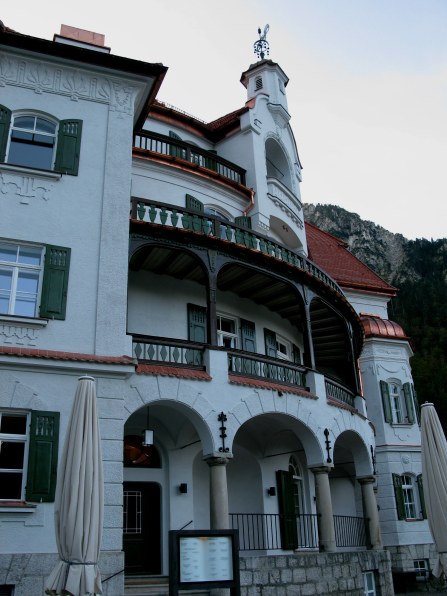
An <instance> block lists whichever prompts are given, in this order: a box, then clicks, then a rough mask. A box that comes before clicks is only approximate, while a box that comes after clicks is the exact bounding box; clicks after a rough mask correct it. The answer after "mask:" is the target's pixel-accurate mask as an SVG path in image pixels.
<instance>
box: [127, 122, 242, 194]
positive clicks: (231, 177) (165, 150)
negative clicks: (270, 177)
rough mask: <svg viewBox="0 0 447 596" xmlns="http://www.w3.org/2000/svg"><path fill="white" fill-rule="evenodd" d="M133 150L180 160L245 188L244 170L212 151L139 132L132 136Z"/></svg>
mask: <svg viewBox="0 0 447 596" xmlns="http://www.w3.org/2000/svg"><path fill="white" fill-rule="evenodd" d="M133 145H134V150H136V151H137V152H138V153H147V154H152V155H159V156H166V157H169V158H171V159H173V160H174V159H175V160H182V161H184V162H187V163H188V164H190V165H191V166H192V167H193V168H194V169H196V168H198V167H201V168H206V169H207V170H210V171H211V172H213V173H214V174H215V175H217V176H218V177H221V178H223V179H226V180H228V181H230V182H233V183H236V184H240V185H242V186H245V170H244V168H241V167H240V166H238V165H236V164H234V163H232V162H231V161H227V160H226V159H223V158H222V157H220V156H218V155H216V154H215V153H213V152H212V151H206V150H205V149H201V148H200V147H197V146H196V145H192V144H191V143H185V142H184V141H180V140H178V139H174V138H172V137H168V136H165V135H162V134H159V133H156V132H149V131H146V130H142V131H140V132H139V133H138V134H136V135H135V136H134V142H133Z"/></svg>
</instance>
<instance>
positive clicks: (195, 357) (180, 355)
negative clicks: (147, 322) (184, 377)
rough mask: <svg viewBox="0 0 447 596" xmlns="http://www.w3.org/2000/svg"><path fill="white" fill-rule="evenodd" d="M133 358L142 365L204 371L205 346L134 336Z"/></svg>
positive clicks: (175, 340) (181, 341) (177, 340)
mask: <svg viewBox="0 0 447 596" xmlns="http://www.w3.org/2000/svg"><path fill="white" fill-rule="evenodd" d="M132 343H133V356H134V357H135V358H136V359H137V360H138V362H141V363H149V364H164V365H172V366H182V367H187V368H199V369H200V370H204V368H205V367H204V362H203V353H204V351H205V346H203V345H202V344H196V343H192V342H189V341H184V340H181V339H167V338H161V337H149V336H147V335H134V336H133V342H132Z"/></svg>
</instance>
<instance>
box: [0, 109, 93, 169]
mask: <svg viewBox="0 0 447 596" xmlns="http://www.w3.org/2000/svg"><path fill="white" fill-rule="evenodd" d="M81 132H82V120H60V121H59V120H57V119H56V118H53V117H51V116H46V115H44V114H40V113H36V112H32V111H29V112H25V111H23V110H22V111H20V112H14V113H13V112H12V111H11V110H10V109H9V108H7V107H6V106H2V105H0V162H5V163H8V164H10V165H13V166H22V167H25V168H34V169H38V170H54V171H56V172H59V173H62V174H71V175H73V176H74V175H77V173H78V167H79V152H80V146H81Z"/></svg>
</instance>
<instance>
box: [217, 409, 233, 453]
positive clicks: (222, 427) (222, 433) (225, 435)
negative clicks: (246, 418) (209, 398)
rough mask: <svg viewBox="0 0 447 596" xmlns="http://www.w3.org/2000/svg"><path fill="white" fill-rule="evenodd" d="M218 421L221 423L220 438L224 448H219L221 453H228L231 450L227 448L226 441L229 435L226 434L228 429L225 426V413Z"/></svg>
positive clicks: (221, 414)
mask: <svg viewBox="0 0 447 596" xmlns="http://www.w3.org/2000/svg"><path fill="white" fill-rule="evenodd" d="M217 420H218V421H219V422H220V423H221V425H220V438H221V439H222V447H219V452H220V453H228V452H229V451H230V449H229V448H228V447H225V439H226V438H227V433H226V430H227V427H226V426H225V424H224V422H226V421H227V417H226V415H225V414H224V413H223V412H221V413H220V414H219V415H218V417H217Z"/></svg>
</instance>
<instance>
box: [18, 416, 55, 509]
mask: <svg viewBox="0 0 447 596" xmlns="http://www.w3.org/2000/svg"><path fill="white" fill-rule="evenodd" d="M58 445H59V412H39V411H36V410H34V411H32V412H31V426H30V438H29V455H28V473H27V481H26V497H25V498H26V500H27V501H37V502H42V501H43V502H46V503H48V502H51V501H54V493H55V490H56V477H57V451H58Z"/></svg>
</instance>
